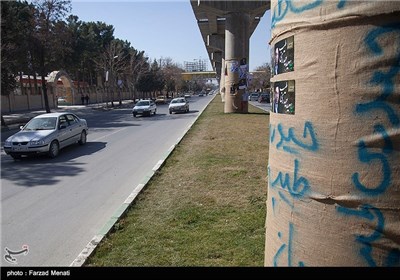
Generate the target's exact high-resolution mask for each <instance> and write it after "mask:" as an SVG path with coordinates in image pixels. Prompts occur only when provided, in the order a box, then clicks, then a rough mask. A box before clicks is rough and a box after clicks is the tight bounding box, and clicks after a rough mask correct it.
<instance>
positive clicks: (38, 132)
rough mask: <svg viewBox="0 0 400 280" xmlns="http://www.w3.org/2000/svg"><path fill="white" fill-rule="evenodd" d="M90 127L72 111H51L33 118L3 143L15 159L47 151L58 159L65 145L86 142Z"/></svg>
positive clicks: (7, 151) (6, 150) (50, 155)
mask: <svg viewBox="0 0 400 280" xmlns="http://www.w3.org/2000/svg"><path fill="white" fill-rule="evenodd" d="M88 131H89V128H88V126H87V122H86V120H84V119H81V118H79V117H78V116H77V115H75V114H73V113H69V112H64V113H48V114H42V115H39V116H36V117H34V118H32V119H31V120H30V121H29V122H28V123H27V124H26V125H25V126H23V127H21V130H20V131H18V132H17V133H16V134H14V135H12V136H10V137H9V138H7V140H6V141H5V142H4V151H5V152H6V154H8V155H10V156H11V157H13V158H14V159H20V158H21V156H23V155H31V154H42V153H47V154H48V155H49V157H51V158H55V157H56V156H58V154H59V152H60V150H61V149H62V148H64V147H66V146H69V145H72V144H75V143H79V144H80V145H84V144H86V139H87V138H86V137H87V134H88Z"/></svg>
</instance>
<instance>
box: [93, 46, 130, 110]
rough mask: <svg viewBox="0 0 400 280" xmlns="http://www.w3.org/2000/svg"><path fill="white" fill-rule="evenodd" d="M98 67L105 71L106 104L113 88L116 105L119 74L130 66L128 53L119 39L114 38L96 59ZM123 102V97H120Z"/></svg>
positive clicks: (112, 99) (112, 94)
mask: <svg viewBox="0 0 400 280" xmlns="http://www.w3.org/2000/svg"><path fill="white" fill-rule="evenodd" d="M95 63H96V66H97V69H98V70H99V71H100V72H104V73H105V86H106V94H107V97H106V106H108V99H109V91H110V89H111V106H112V107H114V92H115V90H116V88H117V82H118V80H117V79H118V74H122V73H124V72H125V71H126V69H127V67H128V63H127V54H126V53H125V52H124V48H123V46H122V44H120V42H119V41H117V40H113V41H111V43H110V44H109V45H108V46H106V48H105V49H104V52H103V54H102V55H100V57H99V58H98V59H97V60H95ZM120 103H121V98H120Z"/></svg>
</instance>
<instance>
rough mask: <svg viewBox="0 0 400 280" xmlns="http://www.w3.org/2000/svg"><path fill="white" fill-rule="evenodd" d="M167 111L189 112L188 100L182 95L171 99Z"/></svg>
mask: <svg viewBox="0 0 400 280" xmlns="http://www.w3.org/2000/svg"><path fill="white" fill-rule="evenodd" d="M168 109H169V113H170V114H172V113H177V112H184V113H187V112H189V102H188V101H187V100H186V98H184V97H177V98H174V99H172V100H171V102H170V103H169V106H168Z"/></svg>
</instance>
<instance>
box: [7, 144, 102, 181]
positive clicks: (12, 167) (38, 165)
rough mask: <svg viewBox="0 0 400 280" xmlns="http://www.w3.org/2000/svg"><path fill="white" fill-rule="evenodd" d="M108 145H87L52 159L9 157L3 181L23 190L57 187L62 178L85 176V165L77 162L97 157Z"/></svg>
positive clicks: (43, 156) (65, 150)
mask: <svg viewBox="0 0 400 280" xmlns="http://www.w3.org/2000/svg"><path fill="white" fill-rule="evenodd" d="M106 144H107V143H106V142H87V143H86V145H84V146H80V145H78V144H75V145H71V146H68V147H66V148H64V149H62V150H60V154H59V155H58V156H57V157H56V158H54V159H51V158H49V157H48V156H47V155H38V156H29V157H23V158H22V159H20V160H13V159H12V158H11V157H10V156H8V155H4V156H3V155H2V156H1V164H2V166H1V177H2V180H9V181H12V182H14V184H15V185H18V186H22V187H35V186H41V185H55V184H57V183H58V182H59V181H60V179H59V178H61V177H73V176H77V175H78V174H80V173H82V172H85V168H84V165H85V163H80V162H76V161H75V160H76V159H77V158H79V157H82V156H87V155H90V154H94V153H96V152H98V151H100V150H102V149H104V148H105V147H106Z"/></svg>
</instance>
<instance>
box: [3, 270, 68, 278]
mask: <svg viewBox="0 0 400 280" xmlns="http://www.w3.org/2000/svg"><path fill="white" fill-rule="evenodd" d="M14 276H17V277H18V276H39V277H40V276H45V277H46V276H71V270H70V269H45V270H39V269H28V270H9V271H7V277H14Z"/></svg>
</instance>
